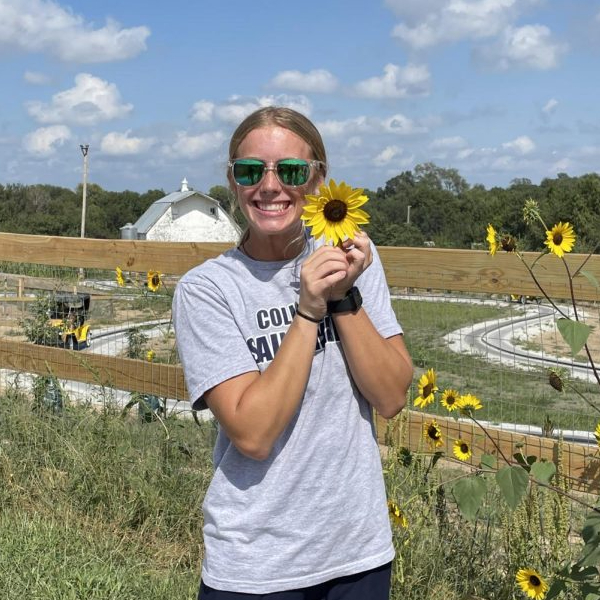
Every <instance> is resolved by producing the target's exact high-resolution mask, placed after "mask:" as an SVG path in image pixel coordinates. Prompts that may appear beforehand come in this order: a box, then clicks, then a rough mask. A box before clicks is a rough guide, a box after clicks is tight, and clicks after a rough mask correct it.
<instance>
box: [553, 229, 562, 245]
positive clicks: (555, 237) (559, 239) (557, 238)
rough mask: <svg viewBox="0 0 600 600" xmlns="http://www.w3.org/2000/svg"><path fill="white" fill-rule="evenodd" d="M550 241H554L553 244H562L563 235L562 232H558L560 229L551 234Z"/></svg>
mask: <svg viewBox="0 0 600 600" xmlns="http://www.w3.org/2000/svg"><path fill="white" fill-rule="evenodd" d="M552 241H553V242H554V245H555V246H560V245H561V244H562V241H563V236H562V233H560V231H557V232H556V233H555V234H554V235H553V236H552Z"/></svg>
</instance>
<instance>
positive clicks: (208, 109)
mask: <svg viewBox="0 0 600 600" xmlns="http://www.w3.org/2000/svg"><path fill="white" fill-rule="evenodd" d="M214 113H215V104H214V102H209V101H208V100H200V101H198V102H196V103H195V104H194V106H192V119H193V120H194V121H200V122H202V123H206V122H209V121H211V120H212V118H213V115H214Z"/></svg>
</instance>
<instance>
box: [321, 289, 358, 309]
mask: <svg viewBox="0 0 600 600" xmlns="http://www.w3.org/2000/svg"><path fill="white" fill-rule="evenodd" d="M361 306H362V296H361V295H360V291H359V289H358V288H357V287H356V286H352V287H351V288H350V289H349V290H348V291H347V292H346V295H345V296H344V297H343V298H342V299H341V300H330V301H329V302H328V303H327V312H328V313H329V314H330V315H333V314H336V313H344V312H356V311H357V310H358V309H359V308H360V307H361Z"/></svg>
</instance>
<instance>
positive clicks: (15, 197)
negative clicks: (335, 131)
mask: <svg viewBox="0 0 600 600" xmlns="http://www.w3.org/2000/svg"><path fill="white" fill-rule="evenodd" d="M208 194H209V195H210V196H212V197H213V198H215V199H216V200H218V201H219V202H220V203H221V205H222V206H223V208H224V209H225V210H227V211H228V212H229V214H231V215H232V217H233V218H234V219H235V220H236V221H237V222H238V223H240V224H242V226H243V216H242V215H241V213H240V211H239V209H238V208H237V207H236V206H235V204H234V203H233V202H232V195H231V193H230V192H229V190H228V189H227V188H226V187H224V186H220V185H217V186H213V187H212V188H210V190H209V191H208ZM365 194H366V195H367V196H368V197H369V200H370V201H369V203H368V204H367V205H366V206H365V207H364V208H365V209H366V210H367V212H368V213H369V214H370V215H371V222H370V224H369V225H368V226H367V227H365V229H366V230H367V231H368V233H369V235H370V236H371V238H372V239H373V241H374V242H375V244H377V245H381V246H423V245H435V246H436V247H440V248H472V247H484V246H483V245H481V244H483V242H484V240H485V229H486V226H487V224H488V223H492V224H493V225H494V227H495V229H496V230H497V231H499V232H505V233H508V234H510V235H512V236H514V237H515V238H517V240H518V242H519V247H520V248H521V249H523V250H540V249H542V248H543V240H544V239H545V235H544V232H543V228H542V227H541V226H535V225H534V226H531V225H527V224H526V223H525V222H524V220H523V213H522V211H523V206H524V204H525V201H526V200H528V199H533V200H536V201H537V202H538V204H539V206H540V212H541V215H542V217H543V219H544V221H545V223H546V225H547V226H548V227H552V226H553V225H554V224H556V223H558V222H559V221H562V222H565V221H568V222H569V223H571V224H572V225H573V227H574V229H575V232H576V234H577V244H576V247H575V250H576V251H577V252H589V251H592V250H595V249H596V244H597V243H598V242H599V241H600V175H599V174H598V173H589V174H586V175H582V176H579V177H570V176H568V175H567V174H565V173H560V174H558V175H557V176H556V177H555V178H547V179H544V180H542V181H541V183H540V184H539V185H536V184H533V183H532V182H531V181H530V180H529V179H524V178H519V179H514V180H513V181H512V182H511V183H510V185H509V186H508V187H506V188H502V187H492V188H490V189H486V188H485V187H484V186H482V185H470V184H469V183H468V182H467V181H466V180H465V179H464V178H463V177H462V176H461V175H460V173H459V172H458V171H457V170H456V169H452V168H442V167H439V166H437V165H435V164H433V163H424V164H421V165H417V166H416V167H415V168H414V169H413V170H412V171H404V172H402V173H400V174H399V175H397V176H395V177H392V178H391V179H390V180H389V181H387V183H386V184H385V186H383V187H380V188H378V189H377V190H368V189H365ZM165 195H166V194H165V192H164V191H163V190H148V191H147V192H145V193H143V194H140V193H137V192H132V191H129V190H126V191H123V192H110V191H106V190H103V189H102V188H101V187H100V186H98V185H95V184H88V186H87V211H86V212H87V215H86V236H87V237H95V238H103V239H109V238H118V237H120V228H121V227H123V225H125V224H126V223H129V222H130V223H134V222H135V221H136V220H137V219H138V218H139V217H140V216H141V215H142V214H143V213H144V212H145V211H146V209H147V208H148V207H149V206H150V205H151V204H152V203H153V202H155V201H156V200H158V199H160V198H162V197H164V196H165ZM81 198H82V190H81V185H79V186H78V187H77V188H76V189H75V190H70V189H67V188H62V187H57V186H52V185H21V184H11V185H6V186H3V185H0V231H4V232H12V233H30V234H37V235H58V236H74V237H77V236H79V234H80V228H81V202H82V201H81Z"/></svg>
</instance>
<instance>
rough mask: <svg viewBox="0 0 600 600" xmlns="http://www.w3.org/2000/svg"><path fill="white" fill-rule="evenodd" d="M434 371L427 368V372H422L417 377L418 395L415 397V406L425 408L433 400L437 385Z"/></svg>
mask: <svg viewBox="0 0 600 600" xmlns="http://www.w3.org/2000/svg"><path fill="white" fill-rule="evenodd" d="M435 378H436V375H435V371H434V370H433V369H429V370H428V371H427V373H423V375H421V378H420V379H419V395H418V396H417V397H416V398H415V406H419V407H421V408H425V407H426V406H427V405H428V404H431V403H432V402H433V401H434V400H435V392H437V391H438V389H439V388H438V387H437V386H436V385H435Z"/></svg>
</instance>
